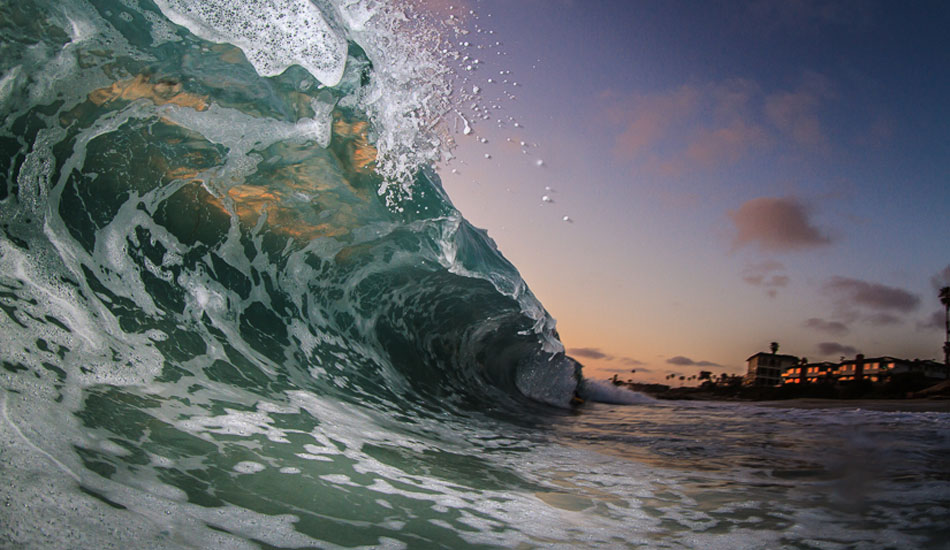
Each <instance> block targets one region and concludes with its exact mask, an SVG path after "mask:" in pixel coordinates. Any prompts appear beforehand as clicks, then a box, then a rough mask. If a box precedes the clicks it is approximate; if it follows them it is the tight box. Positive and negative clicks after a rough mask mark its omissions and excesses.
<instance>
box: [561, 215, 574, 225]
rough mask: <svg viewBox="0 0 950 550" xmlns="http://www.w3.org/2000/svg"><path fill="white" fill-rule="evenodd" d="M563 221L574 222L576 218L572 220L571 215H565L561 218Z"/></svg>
mask: <svg viewBox="0 0 950 550" xmlns="http://www.w3.org/2000/svg"><path fill="white" fill-rule="evenodd" d="M561 221H562V222H567V223H574V220H572V219H571V217H570V216H564V217H563V218H561Z"/></svg>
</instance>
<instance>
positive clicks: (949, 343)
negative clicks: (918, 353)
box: [939, 286, 950, 374]
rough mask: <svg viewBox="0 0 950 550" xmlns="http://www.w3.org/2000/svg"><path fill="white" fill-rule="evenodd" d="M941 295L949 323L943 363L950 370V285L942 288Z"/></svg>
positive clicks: (941, 301) (944, 344)
mask: <svg viewBox="0 0 950 550" xmlns="http://www.w3.org/2000/svg"><path fill="white" fill-rule="evenodd" d="M939 296H940V303H941V304H943V307H944V310H945V312H946V314H945V317H944V318H945V319H946V323H947V339H946V340H944V342H943V363H944V365H946V366H947V369H948V371H950V286H945V287H943V288H941V289H940V293H939ZM948 374H950V372H948Z"/></svg>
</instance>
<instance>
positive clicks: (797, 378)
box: [782, 361, 837, 384]
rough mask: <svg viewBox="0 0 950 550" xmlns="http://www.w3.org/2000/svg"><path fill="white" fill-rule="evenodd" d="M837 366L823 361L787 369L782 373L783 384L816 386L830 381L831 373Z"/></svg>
mask: <svg viewBox="0 0 950 550" xmlns="http://www.w3.org/2000/svg"><path fill="white" fill-rule="evenodd" d="M836 366H837V364H835V363H830V362H828V361H823V362H821V363H808V364H806V365H796V366H792V367H786V368H785V371H784V372H783V373H782V384H814V383H817V382H821V381H825V380H830V377H831V372H832V371H834V369H835V367H836Z"/></svg>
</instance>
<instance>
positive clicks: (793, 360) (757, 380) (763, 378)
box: [742, 352, 799, 386]
mask: <svg viewBox="0 0 950 550" xmlns="http://www.w3.org/2000/svg"><path fill="white" fill-rule="evenodd" d="M746 363H747V365H748V367H747V371H746V375H745V378H743V380H742V383H743V384H744V385H746V386H778V385H780V384H781V383H782V373H783V372H785V369H787V368H791V367H795V366H797V365H798V363H799V360H798V357H795V356H794V355H783V354H780V353H766V352H759V353H756V354H755V355H753V356H752V357H749V358H748V359H746Z"/></svg>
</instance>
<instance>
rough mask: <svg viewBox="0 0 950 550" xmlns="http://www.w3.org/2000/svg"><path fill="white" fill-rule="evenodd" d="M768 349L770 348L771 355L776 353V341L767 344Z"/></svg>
mask: <svg viewBox="0 0 950 550" xmlns="http://www.w3.org/2000/svg"><path fill="white" fill-rule="evenodd" d="M769 349H770V350H772V355H775V354H776V353H778V342H772V343H771V344H769Z"/></svg>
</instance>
